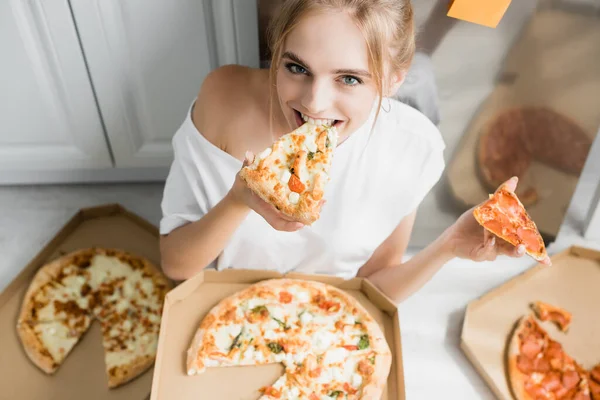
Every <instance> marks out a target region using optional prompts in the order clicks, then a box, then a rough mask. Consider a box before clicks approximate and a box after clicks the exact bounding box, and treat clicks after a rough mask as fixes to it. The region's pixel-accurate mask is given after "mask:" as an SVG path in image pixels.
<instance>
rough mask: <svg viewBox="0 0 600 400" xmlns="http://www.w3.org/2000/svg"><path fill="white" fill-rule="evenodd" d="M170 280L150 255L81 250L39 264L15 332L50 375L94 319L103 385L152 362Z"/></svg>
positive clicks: (125, 378) (132, 375) (114, 384)
mask: <svg viewBox="0 0 600 400" xmlns="http://www.w3.org/2000/svg"><path fill="white" fill-rule="evenodd" d="M171 287H172V284H171V283H170V282H169V281H168V280H167V279H166V278H165V277H164V275H162V273H161V272H160V270H159V269H158V268H157V267H155V266H153V265H152V264H151V263H150V262H149V261H148V260H146V259H144V258H142V257H139V256H135V255H132V254H130V253H127V252H124V251H120V250H115V249H99V248H91V249H83V250H79V251H75V252H72V253H70V254H66V255H64V256H62V257H59V258H58V259H56V260H55V261H53V262H50V263H48V264H46V265H44V266H42V267H41V268H40V269H39V270H38V272H37V273H36V275H35V276H34V278H33V280H32V282H31V283H30V286H29V288H28V290H27V292H26V294H25V297H24V299H23V303H22V306H21V312H20V315H19V318H18V321H17V332H18V335H19V338H20V340H21V342H22V344H23V347H24V349H25V352H26V354H27V356H28V357H29V358H30V359H31V360H32V361H33V363H34V364H35V365H37V366H38V367H39V368H40V369H41V370H43V371H44V372H46V373H48V374H52V373H54V372H55V371H56V370H57V369H58V368H59V366H60V365H61V364H62V363H63V362H64V361H65V359H66V357H67V355H68V354H69V352H70V351H71V350H72V349H73V348H74V346H75V345H76V344H77V343H79V341H80V340H81V338H82V336H83V335H84V334H85V332H86V331H87V330H88V328H89V326H90V325H91V323H92V321H93V320H94V319H97V320H98V321H100V323H101V325H102V332H103V344H104V349H105V362H106V363H105V364H106V371H107V376H108V386H109V387H110V388H114V387H117V386H119V385H122V384H124V383H125V382H127V381H129V380H131V379H133V378H135V377H136V376H138V375H139V374H141V373H142V372H143V371H145V370H146V369H148V368H149V367H150V366H151V365H152V363H153V362H154V358H155V355H156V348H157V340H158V331H159V327H160V317H161V314H162V306H163V300H164V296H165V295H166V292H167V290H169V289H170V288H171Z"/></svg>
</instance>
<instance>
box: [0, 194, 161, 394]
mask: <svg viewBox="0 0 600 400" xmlns="http://www.w3.org/2000/svg"><path fill="white" fill-rule="evenodd" d="M158 240H159V232H158V228H157V227H155V226H154V225H152V224H151V223H149V222H148V221H146V220H144V219H143V218H141V217H139V216H137V215H135V214H133V213H131V212H130V211H128V210H126V209H125V208H123V207H122V206H121V205H119V204H107V205H103V206H98V207H91V208H85V209H81V210H79V211H78V212H77V213H75V215H73V217H72V218H71V219H70V220H69V221H67V222H66V224H65V225H64V226H63V227H62V228H61V229H60V230H59V231H58V232H57V233H56V235H55V236H54V237H53V238H52V239H51V240H50V241H49V242H48V243H47V244H46V245H45V246H44V247H43V248H42V249H41V250H40V251H39V252H38V253H37V254H36V255H35V256H34V257H33V258H32V260H31V261H30V262H29V264H28V265H27V266H25V268H24V269H23V270H22V271H21V273H20V274H19V275H18V276H17V277H16V278H15V279H14V280H13V281H12V282H11V283H10V284H9V285H8V286H7V287H6V289H5V290H4V291H3V292H2V293H0V350H1V352H2V359H3V360H10V362H4V363H0V387H2V396H0V397H2V398H8V399H20V400H21V399H23V400H26V399H35V400H38V399H61V400H70V399H73V400H80V399H86V400H96V399H97V400H100V399H107V400H112V399H115V400H118V399H123V400H125V399H127V400H135V399H140V400H142V399H147V398H148V396H149V394H150V390H151V381H152V368H151V369H150V370H148V371H146V372H145V373H144V374H142V375H141V376H139V377H138V378H136V379H135V380H133V381H131V382H130V383H128V384H126V385H124V386H122V387H120V388H116V389H112V390H109V389H108V386H107V377H106V372H105V365H104V351H103V348H102V334H101V330H100V326H99V324H98V323H97V322H96V321H94V323H92V326H91V327H90V329H89V330H88V332H87V333H86V334H85V335H84V336H83V338H82V339H81V341H80V342H79V343H78V344H77V345H76V346H75V348H74V349H73V350H72V351H71V353H70V354H69V355H68V356H67V359H66V360H65V361H64V363H63V365H62V366H61V367H60V368H59V369H58V371H57V372H56V373H55V374H54V375H46V374H45V373H43V372H42V371H40V370H39V369H38V368H37V367H36V366H34V365H33V363H31V362H30V360H29V358H27V356H26V355H25V352H24V351H23V347H22V345H21V342H20V341H19V339H18V336H17V333H16V320H17V315H18V312H19V311H20V307H21V302H22V298H23V295H24V294H25V291H26V290H27V288H28V286H29V283H30V282H31V279H32V278H33V276H34V275H35V273H36V271H37V270H38V268H40V267H41V266H42V265H44V264H45V263H47V262H49V261H51V260H54V259H56V258H57V257H59V256H61V255H63V254H66V253H69V252H71V251H74V250H76V249H79V248H86V247H93V246H98V247H114V248H121V249H124V250H127V251H131V252H133V253H135V254H139V255H141V256H143V257H146V258H148V259H149V260H150V261H152V262H153V263H155V264H156V265H160V264H159V262H160V253H159V245H158Z"/></svg>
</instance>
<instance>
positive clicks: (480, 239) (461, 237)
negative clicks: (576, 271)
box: [448, 178, 551, 265]
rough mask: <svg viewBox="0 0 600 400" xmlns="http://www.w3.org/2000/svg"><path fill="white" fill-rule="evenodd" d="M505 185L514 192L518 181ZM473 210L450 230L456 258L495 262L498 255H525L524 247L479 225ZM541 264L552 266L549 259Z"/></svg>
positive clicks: (462, 216) (449, 238) (466, 213)
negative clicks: (509, 241)
mask: <svg viewBox="0 0 600 400" xmlns="http://www.w3.org/2000/svg"><path fill="white" fill-rule="evenodd" d="M505 184H506V185H507V187H508V189H509V190H511V191H514V190H515V189H516V187H517V179H516V178H512V179H510V180H508V181H507V182H506V183H505ZM473 209H474V208H471V209H470V210H468V211H466V212H465V213H464V214H462V215H461V216H460V217H459V218H458V220H457V221H456V222H455V223H454V225H452V226H451V227H450V228H449V230H448V235H449V236H448V242H449V244H450V248H451V249H452V251H453V254H454V256H456V257H458V258H467V259H470V260H473V261H493V260H495V259H496V257H498V255H507V256H509V257H522V256H523V255H525V246H524V245H519V246H513V245H512V244H510V243H508V242H507V241H505V240H504V239H501V238H499V237H496V236H495V235H494V234H493V233H491V232H489V231H488V230H487V229H485V228H483V227H482V226H481V225H479V223H478V222H477V220H476V219H475V217H474V216H473ZM541 262H542V263H543V264H546V265H550V264H551V262H550V258H548V257H546V259H544V260H543V261H541Z"/></svg>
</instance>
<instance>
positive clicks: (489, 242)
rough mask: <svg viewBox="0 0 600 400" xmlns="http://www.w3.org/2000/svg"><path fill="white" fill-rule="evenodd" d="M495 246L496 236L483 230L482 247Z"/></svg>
mask: <svg viewBox="0 0 600 400" xmlns="http://www.w3.org/2000/svg"><path fill="white" fill-rule="evenodd" d="M495 244H496V235H494V234H493V233H491V232H490V231H488V230H487V229H485V228H484V229H483V245H484V247H492V248H493V247H494V245H495Z"/></svg>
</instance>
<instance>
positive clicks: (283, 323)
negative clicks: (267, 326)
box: [271, 317, 290, 331]
mask: <svg viewBox="0 0 600 400" xmlns="http://www.w3.org/2000/svg"><path fill="white" fill-rule="evenodd" d="M271 318H273V319H274V320H275V322H277V323H278V324H279V326H281V327H282V328H283V329H284V330H286V331H287V330H288V329H290V327H289V326H287V325H286V324H285V322H283V321H280V320H278V319H277V318H275V317H271Z"/></svg>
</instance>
